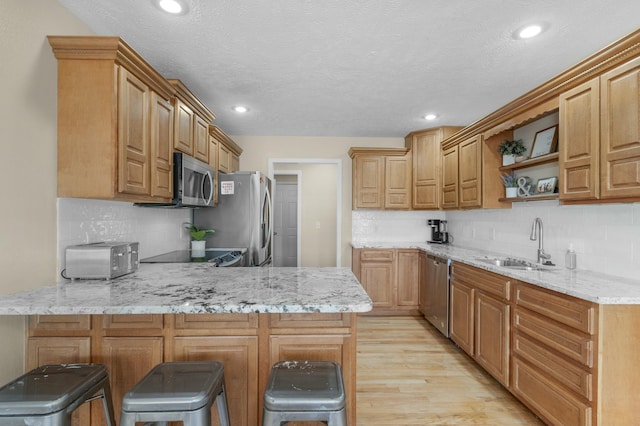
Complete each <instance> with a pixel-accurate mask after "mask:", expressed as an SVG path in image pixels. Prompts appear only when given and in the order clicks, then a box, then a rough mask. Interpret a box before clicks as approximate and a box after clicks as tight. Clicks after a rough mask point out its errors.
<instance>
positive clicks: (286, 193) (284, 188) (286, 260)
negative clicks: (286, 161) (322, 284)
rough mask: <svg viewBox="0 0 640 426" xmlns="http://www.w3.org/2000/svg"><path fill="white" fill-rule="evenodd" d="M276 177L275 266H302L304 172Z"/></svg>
mask: <svg viewBox="0 0 640 426" xmlns="http://www.w3.org/2000/svg"><path fill="white" fill-rule="evenodd" d="M274 177H275V179H276V192H275V197H274V215H273V221H274V224H273V230H274V232H273V266H300V262H299V256H298V253H299V251H300V245H299V240H300V239H299V238H298V223H299V222H300V218H299V216H300V209H299V206H298V198H299V188H300V187H301V184H300V179H301V177H302V172H301V171H300V170H296V171H293V173H288V172H287V173H286V174H284V172H282V173H279V174H276V175H274Z"/></svg>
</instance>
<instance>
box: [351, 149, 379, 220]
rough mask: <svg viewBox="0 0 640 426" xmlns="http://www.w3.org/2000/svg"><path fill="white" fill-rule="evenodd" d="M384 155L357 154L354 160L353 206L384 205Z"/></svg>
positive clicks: (375, 206)
mask: <svg viewBox="0 0 640 426" xmlns="http://www.w3.org/2000/svg"><path fill="white" fill-rule="evenodd" d="M383 197H384V157H382V156H357V157H356V158H354V160H353V208H354V209H382V208H383V207H384V200H383Z"/></svg>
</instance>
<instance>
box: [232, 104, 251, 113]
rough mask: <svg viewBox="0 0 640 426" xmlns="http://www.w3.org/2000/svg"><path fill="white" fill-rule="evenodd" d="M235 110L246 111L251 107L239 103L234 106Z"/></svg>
mask: <svg viewBox="0 0 640 426" xmlns="http://www.w3.org/2000/svg"><path fill="white" fill-rule="evenodd" d="M233 110H234V111H235V112H239V113H244V112H247V111H249V108H247V107H244V106H241V105H238V106H236V107H233Z"/></svg>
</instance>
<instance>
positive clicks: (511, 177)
mask: <svg viewBox="0 0 640 426" xmlns="http://www.w3.org/2000/svg"><path fill="white" fill-rule="evenodd" d="M501 179H502V183H503V184H504V189H505V193H506V196H507V198H516V197H517V196H518V176H516V174H515V173H513V172H512V173H509V174H507V175H502V176H501Z"/></svg>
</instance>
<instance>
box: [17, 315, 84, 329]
mask: <svg viewBox="0 0 640 426" xmlns="http://www.w3.org/2000/svg"><path fill="white" fill-rule="evenodd" d="M29 328H30V330H31V331H35V330H38V331H40V330H47V331H51V330H64V331H67V332H68V331H71V330H74V331H79V330H81V331H87V330H91V317H90V316H89V315H32V316H30V317H29Z"/></svg>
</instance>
